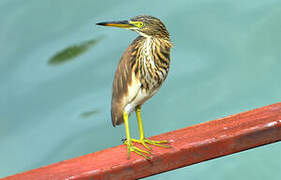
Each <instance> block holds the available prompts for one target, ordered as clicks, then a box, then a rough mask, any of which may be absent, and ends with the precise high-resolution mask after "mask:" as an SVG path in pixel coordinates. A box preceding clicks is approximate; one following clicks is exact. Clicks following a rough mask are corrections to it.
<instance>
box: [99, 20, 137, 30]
mask: <svg viewBox="0 0 281 180" xmlns="http://www.w3.org/2000/svg"><path fill="white" fill-rule="evenodd" d="M96 25H100V26H112V27H119V28H126V29H130V28H134V27H135V25H134V24H130V22H129V21H111V22H100V23H96Z"/></svg>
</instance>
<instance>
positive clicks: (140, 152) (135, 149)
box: [124, 139, 151, 160]
mask: <svg viewBox="0 0 281 180" xmlns="http://www.w3.org/2000/svg"><path fill="white" fill-rule="evenodd" d="M132 141H133V140H132V139H131V140H130V141H128V140H125V142H124V144H126V145H127V148H128V159H130V153H131V152H135V153H137V154H138V155H140V156H142V157H144V158H145V159H147V160H150V157H149V156H147V155H146V154H151V152H149V151H145V150H142V149H140V148H138V147H136V146H134V145H133V143H132Z"/></svg>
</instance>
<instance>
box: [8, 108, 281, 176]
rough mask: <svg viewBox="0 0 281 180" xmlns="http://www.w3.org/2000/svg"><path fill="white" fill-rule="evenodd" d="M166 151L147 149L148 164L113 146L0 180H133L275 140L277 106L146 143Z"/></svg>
mask: <svg viewBox="0 0 281 180" xmlns="http://www.w3.org/2000/svg"><path fill="white" fill-rule="evenodd" d="M152 139H156V140H157V139H168V140H170V142H171V146H172V148H170V149H164V148H158V147H153V156H152V159H151V161H147V160H146V159H144V158H142V157H140V156H137V155H135V154H134V153H131V158H130V159H129V160H127V150H126V146H125V145H120V146H116V147H113V148H109V149H105V150H103V151H99V152H95V153H92V154H88V155H85V156H81V157H77V158H74V159H70V160H66V161H62V162H59V163H56V164H52V165H49V166H45V167H42V168H38V169H34V170H31V171H27V172H24V173H21V174H17V175H13V176H10V177H6V178H4V179H3V180H50V179H52V180H56V179H58V180H63V179H72V180H78V179H79V180H81V179H95V180H99V179H114V180H118V179H136V178H141V177H146V176H151V175H153V174H157V173H161V172H165V171H169V170H172V169H176V168H180V167H184V166H187V165H191V164H194V163H198V162H202V161H206V160H209V159H213V158H217V157H221V156H224V155H228V154H233V153H235V152H239V151H243V150H247V149H249V148H254V147H257V146H261V145H265V144H269V143H273V142H277V141H280V140H281V103H277V104H273V105H269V106H265V107H262V108H259V109H255V110H251V111H247V112H243V113H239V114H236V115H232V116H228V117H225V118H221V119H217V120H213V121H209V122H206V123H202V124H198V125H195V126H191V127H186V128H183V129H179V130H176V131H172V132H168V133H164V134H161V135H158V136H154V137H152Z"/></svg>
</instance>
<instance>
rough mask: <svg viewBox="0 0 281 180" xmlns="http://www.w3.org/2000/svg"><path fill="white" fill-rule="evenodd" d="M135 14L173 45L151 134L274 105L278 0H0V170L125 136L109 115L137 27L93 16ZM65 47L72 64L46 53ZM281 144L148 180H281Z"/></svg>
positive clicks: (151, 112)
mask: <svg viewBox="0 0 281 180" xmlns="http://www.w3.org/2000/svg"><path fill="white" fill-rule="evenodd" d="M139 14H150V15H153V16H156V17H159V18H160V19H161V20H162V21H163V22H164V23H165V24H166V26H167V27H168V30H169V31H170V34H171V38H172V41H173V43H174V44H175V46H174V48H173V50H172V54H171V57H172V62H171V63H172V64H171V70H170V73H169V76H168V79H167V81H166V83H165V85H164V86H163V87H162V88H161V90H160V91H159V93H158V94H156V95H155V96H154V97H153V98H152V100H150V101H148V102H147V103H146V104H145V105H144V106H143V119H144V126H145V127H144V128H145V131H146V134H147V135H149V136H152V135H156V134H160V133H164V132H168V131H171V130H175V129H179V128H182V127H186V126H191V125H194V124H197V123H201V122H204V121H209V120H212V119H215V118H220V117H223V116H226V115H230V114H234V113H238V112H241V111H246V110H249V109H253V108H257V107H261V106H264V105H268V104H272V103H275V102H278V101H279V102H280V100H281V90H280V89H281V83H280V77H281V71H280V69H281V51H280V47H281V35H280V31H281V25H280V19H281V1H279V0H263V1H253V0H252V1H242V0H237V1H222V0H213V1H207V0H189V1H163V0H162V1H160V0H155V1H149V2H148V1H132V0H130V1H128V0H127V1H113V0H110V1H106V2H105V1H97V0H96V1H94V0H83V1H76V0H48V1H38V0H29V1H20V0H1V2H0V22H1V23H0V27H1V28H0V42H1V43H0V84H1V86H0V94H1V96H0V147H1V148H0V177H4V176H8V175H11V174H15V173H19V172H22V171H26V170H30V169H33V168H38V167H40V166H44V165H47V164H51V163H55V162H58V161H62V160H65V159H70V158H73V157H77V156H81V155H84V154H88V153H91V152H95V151H99V150H102V149H105V148H109V147H112V146H116V145H118V144H120V143H121V139H122V138H124V137H125V136H124V133H125V132H124V127H123V126H120V127H117V128H113V127H112V125H111V120H110V113H109V111H110V98H111V97H110V96H111V83H112V80H113V75H114V71H115V68H116V66H117V63H118V61H119V58H120V56H121V55H122V53H123V51H124V50H125V48H126V47H127V46H128V44H129V43H130V42H131V41H132V40H133V39H134V38H135V37H136V34H135V33H134V32H130V31H126V30H122V29H116V28H105V27H96V26H95V23H96V22H99V21H105V20H124V19H128V18H130V17H132V16H135V15H139ZM97 39H98V41H97V42H96V43H92V44H91V46H89V47H88V46H87V48H86V49H79V48H80V47H84V46H82V45H85V44H87V43H85V42H92V40H97ZM81 44H82V45H81ZM89 44H90V43H89ZM80 45H81V46H80ZM73 47H78V49H75V51H74V50H73V51H70V52H69V53H70V54H68V55H67V57H72V59H71V61H70V60H69V61H68V60H65V59H63V58H61V59H60V60H58V59H55V60H54V59H53V58H54V57H57V56H58V55H59V54H60V53H61V52H64V50H69V49H71V50H72V49H73ZM60 57H61V56H60ZM66 59H67V58H66ZM54 62H55V63H54ZM131 122H132V123H131V125H132V127H131V129H136V123H135V117H134V116H132V118H131ZM132 134H133V135H137V134H138V132H137V131H134V132H132ZM280 148H281V144H280V143H275V144H272V145H268V146H264V147H259V148H256V149H252V150H249V151H246V152H242V153H238V154H234V155H231V156H227V157H223V158H219V159H216V160H211V161H208V162H203V163H200V164H197V165H193V166H189V167H186V168H182V169H178V170H175V171H171V172H167V173H163V174H160V175H156V176H153V177H149V178H147V179H192V180H196V179H198V180H201V179H209V180H217V179H228V180H236V179H241V180H248V179H255V180H263V179H270V180H280V179H281V163H280V162H281V153H280Z"/></svg>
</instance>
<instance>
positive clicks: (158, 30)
mask: <svg viewBox="0 0 281 180" xmlns="http://www.w3.org/2000/svg"><path fill="white" fill-rule="evenodd" d="M97 25H102V26H113V27H119V28H124V29H130V30H132V31H135V32H137V33H139V34H140V35H141V36H144V37H157V38H164V39H169V32H168V31H167V29H166V27H165V25H164V24H163V23H162V22H161V21H160V19H158V18H156V17H153V16H148V15H140V16H136V17H133V18H131V19H130V20H128V21H127V20H125V21H111V22H101V23H97Z"/></svg>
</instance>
